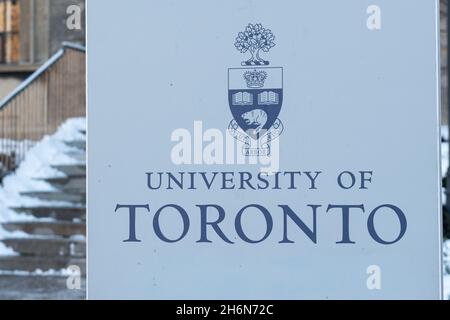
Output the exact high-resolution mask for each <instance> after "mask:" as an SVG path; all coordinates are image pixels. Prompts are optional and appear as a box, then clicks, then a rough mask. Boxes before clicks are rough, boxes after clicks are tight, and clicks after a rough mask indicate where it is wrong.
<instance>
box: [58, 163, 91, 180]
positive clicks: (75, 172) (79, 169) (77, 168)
mask: <svg viewBox="0 0 450 320" xmlns="http://www.w3.org/2000/svg"><path fill="white" fill-rule="evenodd" d="M52 168H54V169H56V170H58V171H61V172H62V173H64V174H65V175H66V176H69V177H79V176H86V164H85V163H79V164H62V165H52Z"/></svg>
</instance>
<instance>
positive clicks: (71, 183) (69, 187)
mask: <svg viewBox="0 0 450 320" xmlns="http://www.w3.org/2000/svg"><path fill="white" fill-rule="evenodd" d="M36 180H41V181H45V182H47V183H49V184H50V185H52V186H53V187H54V188H56V189H58V190H61V191H64V192H68V193H75V194H86V176H72V177H54V178H39V179H36Z"/></svg>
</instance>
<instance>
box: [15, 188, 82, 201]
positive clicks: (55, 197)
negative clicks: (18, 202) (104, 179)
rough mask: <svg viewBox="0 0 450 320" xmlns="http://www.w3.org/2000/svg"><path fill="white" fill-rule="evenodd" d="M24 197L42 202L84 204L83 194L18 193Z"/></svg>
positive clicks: (56, 192)
mask: <svg viewBox="0 0 450 320" xmlns="http://www.w3.org/2000/svg"><path fill="white" fill-rule="evenodd" d="M20 194H21V195H22V196H24V197H31V198H36V199H39V200H43V201H60V202H70V203H78V204H83V203H85V202H86V195H85V194H74V193H67V192H58V191H29V192H21V193H20Z"/></svg>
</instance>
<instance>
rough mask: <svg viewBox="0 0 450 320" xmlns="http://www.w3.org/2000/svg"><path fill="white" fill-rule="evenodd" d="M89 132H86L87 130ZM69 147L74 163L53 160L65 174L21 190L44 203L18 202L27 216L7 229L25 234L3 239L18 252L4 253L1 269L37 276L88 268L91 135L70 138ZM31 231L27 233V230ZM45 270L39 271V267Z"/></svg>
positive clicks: (18, 211) (19, 208)
mask: <svg viewBox="0 0 450 320" xmlns="http://www.w3.org/2000/svg"><path fill="white" fill-rule="evenodd" d="M83 134H84V136H85V132H83ZM66 144H67V145H68V146H70V147H71V149H70V150H71V151H70V152H69V153H65V154H66V155H68V156H70V157H71V158H72V159H74V164H64V165H62V164H61V165H60V164H54V165H52V167H53V168H54V169H56V170H58V171H59V172H60V173H62V174H61V175H58V176H57V177H54V176H53V177H44V178H42V177H40V178H38V179H39V180H42V181H45V182H47V183H48V184H49V185H51V186H52V187H53V190H52V191H41V190H34V191H28V192H23V193H21V196H23V197H28V198H34V199H37V200H42V201H41V202H43V203H45V205H36V206H26V207H25V206H24V207H13V208H10V209H11V210H13V211H15V212H17V213H20V214H21V215H20V216H23V217H24V218H23V219H21V220H17V221H8V222H6V223H3V224H2V227H3V229H4V230H6V231H10V232H12V233H11V234H14V232H17V231H19V234H20V235H21V236H20V237H14V236H12V237H7V238H5V239H3V240H2V242H3V243H4V244H5V245H6V246H7V247H9V248H11V249H13V250H14V251H15V252H16V253H17V254H16V255H11V256H0V274H8V273H10V274H15V273H17V272H22V273H25V274H29V276H30V277H33V276H34V274H36V270H38V273H40V274H41V275H42V274H44V275H45V274H46V272H47V273H49V274H52V275H53V274H55V273H52V272H51V271H52V270H53V271H56V273H57V272H58V271H60V270H63V269H67V268H68V267H69V266H72V265H75V266H78V267H79V268H80V270H81V273H82V277H85V274H86V240H85V235H86V140H79V141H71V142H66ZM24 234H25V235H26V236H23V235H24ZM39 270H40V271H39Z"/></svg>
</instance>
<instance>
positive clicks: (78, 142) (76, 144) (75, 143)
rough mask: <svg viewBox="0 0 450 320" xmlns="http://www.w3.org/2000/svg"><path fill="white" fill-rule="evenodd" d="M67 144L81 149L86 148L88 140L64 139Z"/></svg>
mask: <svg viewBox="0 0 450 320" xmlns="http://www.w3.org/2000/svg"><path fill="white" fill-rule="evenodd" d="M64 143H65V144H66V145H68V146H69V147H72V148H77V149H80V150H86V140H74V141H64Z"/></svg>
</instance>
